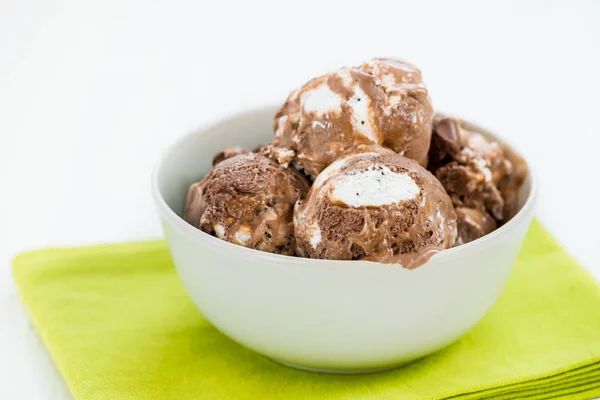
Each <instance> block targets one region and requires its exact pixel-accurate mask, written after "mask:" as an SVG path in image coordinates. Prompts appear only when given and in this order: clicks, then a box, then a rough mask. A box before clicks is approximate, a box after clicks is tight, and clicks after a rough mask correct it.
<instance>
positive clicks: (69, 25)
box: [0, 0, 600, 399]
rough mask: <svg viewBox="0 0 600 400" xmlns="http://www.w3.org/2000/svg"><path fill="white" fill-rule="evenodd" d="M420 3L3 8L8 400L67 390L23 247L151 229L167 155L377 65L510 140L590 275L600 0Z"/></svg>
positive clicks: (0, 221) (2, 221)
mask: <svg viewBox="0 0 600 400" xmlns="http://www.w3.org/2000/svg"><path fill="white" fill-rule="evenodd" d="M212 3H219V4H216V5H215V4H212ZM412 3H417V2H412ZM412 3H405V4H403V3H401V2H396V1H395V2H387V3H380V2H377V1H369V2H360V3H358V4H356V5H353V4H350V3H349V2H340V3H339V4H333V3H331V4H330V3H325V2H324V1H315V2H311V1H301V2H299V1H297V2H293V3H284V2H279V3H277V5H275V4H268V3H266V2H256V1H248V2H242V1H240V2H212V1H211V2H206V1H199V2H195V1H191V0H190V1H186V2H179V3H177V2H170V1H169V2H168V1H164V2H163V3H158V2H140V3H139V4H136V3H135V2H133V1H120V0H119V1H118V0H114V1H102V2H97V3H90V2H83V1H79V0H65V1H60V0H52V1H44V0H27V1H23V0H8V1H7V0H5V1H2V2H1V3H0V185H1V186H0V188H1V189H0V194H2V196H1V200H0V240H1V242H0V243H2V244H1V245H0V399H68V398H71V397H70V394H69V392H68V389H67V388H66V386H65V384H64V381H63V380H62V378H61V377H60V375H59V374H58V372H57V370H56V368H55V367H54V365H53V363H52V361H51V359H50V358H49V356H48V354H47V352H46V350H45V348H44V346H43V344H42V343H41V341H40V339H39V337H38V335H37V334H36V332H35V330H34V328H33V327H32V325H31V322H30V321H29V318H28V317H27V315H26V313H25V312H24V309H23V306H22V305H21V302H20V300H19V298H18V295H17V293H16V289H15V286H14V283H13V281H12V277H11V275H10V267H9V265H10V259H11V258H12V257H13V256H14V255H15V254H16V253H18V252H20V251H23V250H26V249H33V248H37V247H43V246H54V245H75V244H86V243H98V242H115V241H123V240H135V239H143V238H152V237H157V236H159V235H160V234H161V233H160V227H159V224H158V221H157V219H156V218H155V216H154V213H153V209H152V205H151V202H150V197H149V175H150V171H151V168H152V165H153V163H154V162H155V160H156V159H157V157H158V155H159V154H160V152H161V150H162V149H163V147H164V146H165V145H167V144H169V143H171V142H172V141H174V140H175V139H177V138H178V137H180V136H181V135H183V134H185V133H186V132H187V131H189V130H191V129H194V128H195V127H197V126H199V125H202V124H205V123H208V122H209V121H212V120H214V119H217V118H219V117H222V116H225V115H227V114H229V113H232V112H236V111H240V110H243V109H245V108H249V107H253V106H257V105H264V104H266V103H273V102H280V101H282V100H283V99H284V98H285V96H286V94H287V92H288V91H290V90H291V89H293V88H294V87H296V86H297V85H299V84H301V83H303V81H305V80H307V79H308V78H310V77H312V76H314V75H316V74H319V73H322V72H325V71H328V70H331V69H333V68H335V67H337V66H340V65H344V64H353V63H356V62H360V61H361V60H365V59H367V58H369V57H372V56H382V55H393V56H399V57H402V58H405V59H408V60H410V61H412V62H414V63H416V64H417V65H418V66H420V67H421V69H422V70H423V73H424V76H425V79H426V82H427V83H428V86H429V88H430V93H431V96H432V98H433V101H434V105H435V106H437V107H438V108H439V109H442V110H445V111H450V112H454V113H457V114H459V115H461V116H464V117H467V118H472V119H473V120H475V121H477V122H479V123H481V124H483V125H484V126H487V127H489V128H491V129H492V130H495V131H496V132H499V133H500V134H501V135H504V136H505V137H507V138H508V139H509V140H511V141H512V142H513V143H516V145H517V147H518V148H519V149H521V150H522V152H523V153H525V154H526V155H527V157H528V159H529V160H530V162H531V163H532V164H533V166H534V167H535V169H536V172H537V174H538V176H539V178H540V183H541V193H540V198H539V205H538V215H539V218H540V219H541V220H542V221H543V222H544V223H545V225H546V226H547V227H548V228H549V229H550V230H551V231H552V232H554V234H555V235H556V237H557V238H558V239H559V241H560V242H561V243H563V244H564V246H565V247H566V248H567V249H568V250H569V251H570V252H571V253H572V254H573V255H574V256H575V257H576V258H577V259H578V260H580V261H581V263H583V264H584V265H585V266H586V267H587V268H588V269H589V271H590V272H591V273H592V274H593V275H594V276H595V277H596V279H600V263H599V261H598V260H599V259H600V252H599V248H600V241H599V240H598V234H597V232H596V229H597V228H598V226H600V217H599V215H598V204H599V203H600V199H599V196H598V194H599V191H598V185H599V184H600V179H599V178H598V176H599V174H598V172H597V171H598V165H599V161H600V154H599V149H600V72H599V71H600V2H594V1H588V2H567V1H565V2H537V1H536V2H528V3H524V2H515V3H511V2H506V1H503V2H498V3H496V4H488V3H487V2H478V1H468V2H459V3H455V2H453V5H449V4H447V3H450V2H427V3H424V4H418V5H416V4H412ZM484 3H485V4H484Z"/></svg>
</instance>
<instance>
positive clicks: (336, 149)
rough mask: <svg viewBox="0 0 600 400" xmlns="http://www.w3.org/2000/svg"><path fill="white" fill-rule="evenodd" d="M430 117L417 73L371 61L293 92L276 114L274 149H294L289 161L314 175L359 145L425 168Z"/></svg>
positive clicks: (394, 64)
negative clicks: (388, 151) (389, 151)
mask: <svg viewBox="0 0 600 400" xmlns="http://www.w3.org/2000/svg"><path fill="white" fill-rule="evenodd" d="M431 119H432V108H431V101H430V99H429V96H428V92H427V89H426V88H425V85H424V84H423V82H422V79H421V71H419V69H417V68H416V67H415V66H413V65H411V64H408V63H406V62H403V61H398V60H392V59H374V60H372V61H369V62H367V63H365V64H363V65H361V66H359V67H353V68H342V69H340V70H339V71H336V72H332V73H330V74H327V75H323V76H320V77H318V78H315V79H312V80H311V81H309V82H307V83H306V84H305V85H304V86H302V87H301V88H300V89H297V90H295V91H293V92H292V93H291V94H290V95H289V97H288V98H287V100H286V102H285V103H284V104H283V105H282V106H281V108H280V109H279V110H278V111H277V113H276V114H275V119H274V130H275V138H274V139H273V145H274V146H276V147H283V148H287V149H291V150H293V151H294V153H295V157H294V160H293V161H294V162H295V163H296V164H297V165H298V166H299V167H301V168H302V169H304V170H305V172H306V173H307V174H310V175H313V176H316V175H318V174H319V172H321V171H322V170H323V169H325V167H327V166H328V165H329V164H331V163H332V162H333V161H335V160H336V159H337V158H338V157H339V156H340V155H341V154H342V153H344V152H345V151H347V150H349V149H351V148H353V147H354V146H356V145H359V144H378V145H382V146H384V147H388V148H390V149H392V150H393V151H395V152H397V153H399V154H401V155H404V156H405V157H408V158H412V159H414V160H416V161H417V162H418V163H420V164H421V165H425V164H426V162H427V151H428V149H429V142H430V138H431Z"/></svg>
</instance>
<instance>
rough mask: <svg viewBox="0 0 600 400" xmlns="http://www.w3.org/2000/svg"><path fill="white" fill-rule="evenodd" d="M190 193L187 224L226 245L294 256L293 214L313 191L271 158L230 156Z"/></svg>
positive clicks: (187, 205) (305, 182) (252, 155)
mask: <svg viewBox="0 0 600 400" xmlns="http://www.w3.org/2000/svg"><path fill="white" fill-rule="evenodd" d="M224 153H227V154H229V155H231V157H229V158H225V156H223V155H222V156H219V157H217V163H216V164H215V165H214V167H213V169H212V170H211V171H210V172H209V174H208V175H207V176H206V177H205V178H204V179H203V180H202V181H200V182H197V183H194V184H193V185H192V186H191V187H190V189H189V192H188V196H187V202H186V208H185V214H184V219H185V220H186V221H187V222H189V223H190V224H192V225H194V226H195V227H197V228H199V229H201V230H202V231H204V232H207V233H209V234H211V235H213V236H216V237H218V238H220V239H223V240H226V241H228V242H232V243H235V244H239V245H241V246H245V247H249V248H253V249H257V250H262V251H267V252H271V253H278V254H286V255H293V254H294V251H295V239H294V235H293V228H294V227H293V223H292V219H293V208H294V205H295V203H296V201H298V200H300V199H302V198H303V197H304V196H305V195H306V193H307V192H308V189H309V183H308V181H307V180H306V178H305V177H304V176H303V175H302V174H301V173H299V172H298V171H296V170H295V169H293V168H285V167H283V166H282V165H280V164H278V163H277V162H276V161H274V160H272V159H271V158H269V157H267V156H265V155H263V154H257V153H244V152H243V151H241V150H240V151H237V150H236V151H233V153H237V154H233V153H232V152H231V151H230V152H227V151H226V152H224Z"/></svg>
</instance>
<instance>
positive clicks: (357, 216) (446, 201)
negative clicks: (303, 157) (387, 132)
mask: <svg viewBox="0 0 600 400" xmlns="http://www.w3.org/2000/svg"><path fill="white" fill-rule="evenodd" d="M294 225H295V236H296V241H297V252H298V254H299V255H301V256H304V257H310V258H321V259H335V260H371V261H379V262H384V263H398V264H401V265H402V266H403V267H405V268H409V269H412V268H416V267H417V266H419V265H421V264H422V263H424V262H425V261H427V260H428V259H429V257H431V256H432V255H433V254H435V253H436V252H438V251H440V250H442V249H445V248H448V247H452V246H453V245H454V242H455V239H456V213H455V211H454V208H453V206H452V201H451V200H450V198H449V197H448V195H447V194H446V192H445V191H444V188H443V187H442V185H441V184H440V183H439V181H438V180H437V179H436V178H435V177H434V176H433V175H432V174H431V173H430V172H429V171H427V170H426V169H425V168H423V167H421V166H420V165H419V164H418V163H417V162H416V161H414V160H411V159H408V158H406V157H403V156H401V155H399V154H397V153H395V152H393V151H391V150H389V149H384V148H378V150H376V147H370V148H366V149H365V148H363V149H361V151H359V152H358V153H355V154H352V153H351V154H348V155H345V156H342V157H340V158H339V159H338V160H336V161H335V162H333V163H332V164H331V165H329V166H328V167H327V168H326V169H325V170H323V172H321V174H319V175H318V176H317V178H316V180H315V182H314V183H313V186H312V188H311V190H310V192H309V194H308V196H307V198H306V199H305V200H304V201H302V202H301V203H299V204H298V205H297V206H296V209H295V212H294Z"/></svg>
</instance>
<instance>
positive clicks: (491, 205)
mask: <svg viewBox="0 0 600 400" xmlns="http://www.w3.org/2000/svg"><path fill="white" fill-rule="evenodd" d="M515 165H517V166H518V168H515ZM519 165H520V164H518V161H516V159H515V158H514V157H510V155H509V154H507V152H506V151H505V149H504V148H503V147H502V146H501V145H500V144H499V143H497V142H495V141H491V140H488V139H486V137H485V136H483V135H482V134H481V133H478V132H473V131H470V130H468V129H465V128H464V127H462V126H461V123H460V121H459V120H458V119H456V118H451V117H445V116H441V115H436V116H435V118H434V122H433V135H432V139H431V149H430V151H429V165H428V169H429V170H430V171H432V172H433V173H434V174H435V176H436V177H437V178H438V179H439V180H440V182H441V183H442V185H443V186H444V189H445V190H446V192H447V193H448V194H449V195H450V198H451V199H452V202H453V204H454V206H455V207H456V211H457V215H458V236H459V237H458V240H457V244H462V243H467V242H469V241H472V240H475V239H477V238H479V237H481V236H483V235H485V234H487V233H489V232H491V231H493V230H494V229H495V228H496V226H497V225H499V224H501V223H503V222H505V221H507V220H508V219H510V218H511V217H512V216H513V215H514V214H515V212H516V210H517V204H516V203H517V191H518V189H519V187H520V185H521V184H522V183H523V180H524V178H525V176H526V174H527V172H526V167H524V168H521V167H520V166H519ZM523 165H524V164H523Z"/></svg>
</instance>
